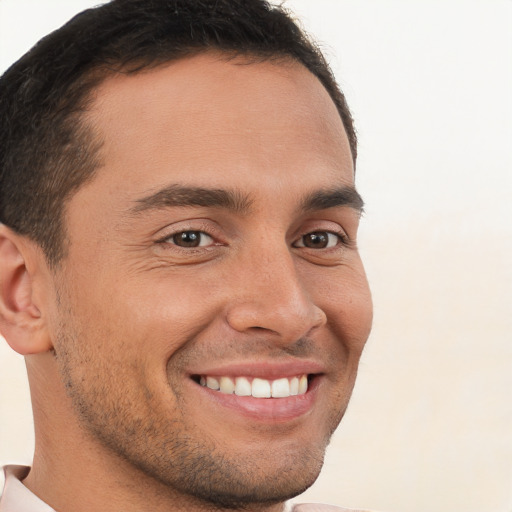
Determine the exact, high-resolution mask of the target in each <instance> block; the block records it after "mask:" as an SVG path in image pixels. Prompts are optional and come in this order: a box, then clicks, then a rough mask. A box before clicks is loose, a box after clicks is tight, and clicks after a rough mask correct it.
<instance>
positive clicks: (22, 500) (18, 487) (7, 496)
mask: <svg viewBox="0 0 512 512" xmlns="http://www.w3.org/2000/svg"><path fill="white" fill-rule="evenodd" d="M29 469H30V468H28V467H26V466H5V468H4V471H5V486H4V492H3V494H2V496H1V497H0V512H56V511H55V510H54V509H53V508H51V507H50V506H49V505H47V504H46V503H44V501H42V500H40V499H39V498H38V497H37V496H36V495H35V494H33V493H32V492H30V491H29V490H28V489H27V488H26V487H25V486H24V485H23V484H22V483H21V480H23V479H24V478H25V477H26V476H27V475H28V472H29ZM290 512H364V511H363V510H352V509H351V510H349V509H346V508H339V507H333V506H332V505H317V504H314V503H308V504H304V505H295V506H293V507H292V510H291V511H290Z"/></svg>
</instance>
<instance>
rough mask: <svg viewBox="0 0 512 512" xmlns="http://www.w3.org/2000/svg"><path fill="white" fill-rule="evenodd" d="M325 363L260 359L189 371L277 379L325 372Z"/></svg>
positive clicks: (219, 375) (191, 373) (199, 373)
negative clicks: (258, 360)
mask: <svg viewBox="0 0 512 512" xmlns="http://www.w3.org/2000/svg"><path fill="white" fill-rule="evenodd" d="M325 372H326V368H325V365H323V364H321V363H319V362H317V361H312V360H293V361H280V362H276V361H260V362H254V361H250V362H232V363H225V364H221V365H219V366H208V367H206V366H205V367H204V368H197V369H194V370H193V371H190V372H188V373H189V374H190V375H208V376H211V377H222V376H232V377H236V376H244V377H260V378H263V379H268V380H271V379H276V378H282V377H296V376H297V375H304V374H308V375H310V374H321V373H325Z"/></svg>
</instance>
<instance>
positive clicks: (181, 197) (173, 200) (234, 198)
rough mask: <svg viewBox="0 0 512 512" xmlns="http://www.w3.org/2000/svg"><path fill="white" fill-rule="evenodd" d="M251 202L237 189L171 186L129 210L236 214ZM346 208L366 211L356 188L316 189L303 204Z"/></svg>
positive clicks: (314, 207)
mask: <svg viewBox="0 0 512 512" xmlns="http://www.w3.org/2000/svg"><path fill="white" fill-rule="evenodd" d="M251 205H252V200H251V199H250V197H249V196H248V195H244V194H243V193H241V192H240V191H237V190H226V189H215V188H204V187H190V186H183V185H177V184H174V185H170V186H168V187H165V188H163V189H161V190H158V191H157V192H155V193H153V194H150V195H148V196H145V197H143V198H141V199H137V200H136V201H135V206H133V207H132V208H131V209H130V210H129V211H130V213H132V214H135V215H136V214H139V213H143V212H146V211H150V210H158V209H162V208H171V207H187V206H190V207H193V206H201V207H205V208H223V209H226V210H231V211H234V212H236V213H240V214H246V213H248V212H249V210H250V208H251ZM340 206H346V207H349V208H352V209H354V210H356V211H357V212H359V213H360V214H361V213H362V212H363V210H364V201H363V199H362V197H361V196H360V195H359V193H358V192H357V190H356V189H355V188H354V187H350V186H344V187H341V188H335V189H327V190H317V191H315V192H313V193H311V194H309V195H307V196H306V197H305V198H304V200H303V201H302V205H301V208H300V209H301V210H302V211H305V212H307V211H318V210H326V209H328V208H336V207H340Z"/></svg>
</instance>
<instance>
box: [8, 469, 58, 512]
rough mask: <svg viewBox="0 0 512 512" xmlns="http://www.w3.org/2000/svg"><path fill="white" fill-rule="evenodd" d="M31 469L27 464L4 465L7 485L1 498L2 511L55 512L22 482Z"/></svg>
mask: <svg viewBox="0 0 512 512" xmlns="http://www.w3.org/2000/svg"><path fill="white" fill-rule="evenodd" d="M29 471H30V468H28V467H26V466H5V467H4V473H5V485H4V492H3V494H2V497H1V498H0V512H55V510H54V509H53V508H51V507H50V506H48V505H47V504H46V503H44V501H41V500H40V499H39V498H38V497H37V496H36V495H35V494H33V493H32V492H31V491H29V490H28V489H27V488H26V487H25V486H24V485H23V484H22V483H21V481H22V480H23V479H24V478H25V477H26V476H27V475H28V472H29Z"/></svg>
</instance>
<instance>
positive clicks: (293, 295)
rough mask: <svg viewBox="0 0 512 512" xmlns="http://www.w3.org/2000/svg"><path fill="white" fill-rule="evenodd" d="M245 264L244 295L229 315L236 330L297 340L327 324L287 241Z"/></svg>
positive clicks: (241, 292)
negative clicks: (259, 330) (252, 331)
mask: <svg viewBox="0 0 512 512" xmlns="http://www.w3.org/2000/svg"><path fill="white" fill-rule="evenodd" d="M269 245H272V244H269ZM244 263H245V265H244V269H243V275H244V278H243V279H242V280H241V282H240V283H239V284H240V288H239V289H240V293H239V295H238V297H237V299H236V301H235V303H234V304H233V305H232V307H231V309H230V312H229V315H228V321H229V323H230V325H231V326H232V327H233V328H234V329H236V330H238V331H247V330H248V329H254V328H258V329H265V330H268V331H272V332H274V333H276V334H278V335H280V336H281V337H282V338H285V339H289V340H290V341H296V340H298V339H299V338H301V337H302V336H305V335H307V334H308V333H309V332H310V331H311V330H312V329H313V328H314V327H317V326H319V325H322V324H323V323H324V322H325V314H324V312H323V311H322V310H321V309H320V308H319V307H318V306H317V305H316V304H315V303H314V302H313V300H312V297H311V296H310V294H309V293H308V290H307V289H306V287H305V284H306V283H304V282H302V280H301V277H300V274H299V273H298V272H297V267H296V263H295V261H294V258H293V255H292V254H291V252H290V250H289V248H288V247H287V246H286V244H285V243H284V242H283V243H282V244H280V245H279V246H276V245H273V247H266V249H265V250H262V251H256V252H252V253H250V254H249V255H248V256H247V258H244Z"/></svg>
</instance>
